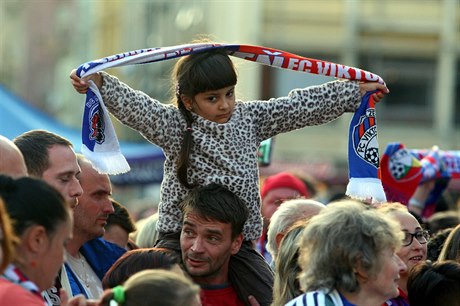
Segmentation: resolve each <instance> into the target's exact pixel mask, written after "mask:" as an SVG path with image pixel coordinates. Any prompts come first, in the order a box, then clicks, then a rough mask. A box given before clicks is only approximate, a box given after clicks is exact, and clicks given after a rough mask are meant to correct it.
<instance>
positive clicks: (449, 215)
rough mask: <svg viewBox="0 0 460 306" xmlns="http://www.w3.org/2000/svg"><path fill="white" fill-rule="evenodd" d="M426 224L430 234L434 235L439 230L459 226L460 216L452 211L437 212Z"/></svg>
mask: <svg viewBox="0 0 460 306" xmlns="http://www.w3.org/2000/svg"><path fill="white" fill-rule="evenodd" d="M427 224H428V229H429V230H430V232H431V234H436V233H437V232H438V231H440V230H443V229H445V228H451V227H455V226H457V225H458V224H460V214H459V212H457V211H452V210H448V211H441V212H437V213H434V214H433V215H432V216H431V217H430V218H428V220H427Z"/></svg>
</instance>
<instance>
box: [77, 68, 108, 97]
mask: <svg viewBox="0 0 460 306" xmlns="http://www.w3.org/2000/svg"><path fill="white" fill-rule="evenodd" d="M90 80H91V81H93V82H94V83H95V84H96V86H97V88H99V89H100V88H101V87H102V76H101V75H100V74H99V73H94V74H91V75H89V76H87V77H84V78H82V79H81V78H80V77H78V76H77V70H76V69H74V70H72V71H71V72H70V82H71V83H72V86H73V88H75V90H76V91H77V92H79V93H81V94H84V93H86V92H87V91H88V88H89V81H90Z"/></svg>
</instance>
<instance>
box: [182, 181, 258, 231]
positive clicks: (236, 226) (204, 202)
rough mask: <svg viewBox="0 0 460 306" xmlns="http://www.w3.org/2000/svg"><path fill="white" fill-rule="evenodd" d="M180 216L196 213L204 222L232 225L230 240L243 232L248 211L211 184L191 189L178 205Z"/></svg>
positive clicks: (229, 192) (237, 198)
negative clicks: (212, 221)
mask: <svg viewBox="0 0 460 306" xmlns="http://www.w3.org/2000/svg"><path fill="white" fill-rule="evenodd" d="M180 208H181V211H182V214H183V215H185V214H186V213H188V212H192V211H193V212H194V213H197V214H198V215H199V216H200V217H202V218H204V219H206V220H216V221H219V222H222V223H230V224H231V225H232V239H233V238H235V237H236V236H238V235H239V234H241V233H242V232H243V226H244V223H245V222H246V219H247V218H248V215H249V211H248V208H247V207H246V205H245V203H244V202H243V201H242V200H241V199H240V198H239V197H238V196H237V195H235V194H234V193H233V192H231V191H230V190H228V189H227V188H225V187H224V186H222V185H219V184H215V183H211V184H209V185H206V186H204V187H197V188H194V189H192V191H191V192H190V193H189V195H188V196H187V197H186V198H185V199H184V200H183V201H182V203H181V204H180Z"/></svg>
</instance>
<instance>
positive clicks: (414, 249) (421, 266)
mask: <svg viewBox="0 0 460 306" xmlns="http://www.w3.org/2000/svg"><path fill="white" fill-rule="evenodd" d="M216 67H218V69H216ZM70 77H71V82H72V85H73V86H74V88H75V89H76V90H77V91H78V92H80V93H86V91H87V90H88V87H89V81H92V82H94V83H95V84H96V86H97V87H98V88H99V89H100V92H101V95H102V98H103V99H104V101H105V104H106V105H107V107H108V110H109V111H110V112H111V113H112V114H113V115H114V116H115V117H117V118H118V119H119V120H120V121H122V122H123V123H124V124H126V125H128V126H130V127H132V128H134V129H136V130H137V131H139V132H140V133H142V135H143V136H144V137H146V138H147V139H148V140H149V141H151V142H152V143H155V144H156V145H158V146H160V147H162V149H163V151H164V152H165V156H166V161H165V167H164V171H165V174H164V180H163V182H162V188H161V198H160V203H159V210H158V212H157V213H156V214H154V215H152V216H149V217H148V218H146V219H145V220H143V221H142V222H137V223H135V220H134V219H133V218H132V215H131V214H130V212H129V207H128V206H124V205H123V203H120V202H118V201H117V200H116V199H114V198H113V196H112V185H111V182H110V177H109V176H108V175H107V174H102V173H99V172H98V171H97V170H96V169H95V167H94V164H93V162H92V161H90V160H89V159H87V158H86V157H85V156H83V155H81V154H78V153H75V151H74V149H73V147H72V144H71V143H70V142H69V141H68V140H67V139H65V138H64V137H62V136H60V135H56V134H54V133H51V132H49V131H45V130H32V131H29V132H26V133H24V134H22V135H18V136H17V137H16V138H15V139H13V140H12V141H11V140H9V139H6V138H5V137H2V136H0V156H1V158H0V220H1V227H0V229H1V232H0V234H1V235H0V237H1V238H2V240H1V242H2V243H1V246H2V248H1V253H0V255H1V256H0V258H1V263H0V269H1V271H0V272H1V273H2V276H1V277H0V304H2V305H32V306H33V305H41V306H43V305H48V306H54V305H62V306H67V305H70V306H75V305H88V306H94V305H99V306H102V305H110V306H112V305H119V306H131V305H133V306H134V305H140V306H142V305H184V306H185V305H191V306H195V305H205V306H207V305H223V306H226V305H228V306H233V305H238V306H239V305H246V306H248V305H249V306H251V305H252V306H258V305H262V306H269V305H273V306H280V305H290V306H291V305H359V306H361V305H364V306H372V305H376V306H380V305H412V306H418V305H447V306H458V305H460V304H459V303H460V302H459V301H460V299H459V296H458V292H460V275H459V270H460V226H459V225H458V224H459V223H460V222H459V211H455V212H453V214H451V215H449V217H450V219H448V220H449V222H450V223H448V221H445V219H440V218H438V219H435V216H434V215H433V216H432V217H431V218H430V219H427V218H424V217H422V216H420V215H419V214H418V213H419V212H420V211H419V210H417V209H412V208H411V206H410V205H404V204H401V203H396V202H395V203H390V202H389V203H379V204H375V203H374V204H372V205H371V204H369V203H365V202H362V201H359V200H357V199H350V198H347V197H345V196H344V197H342V198H341V199H337V200H331V201H324V202H323V201H321V200H319V199H318V198H316V197H315V195H316V190H315V186H314V185H313V184H309V182H308V181H307V180H305V179H303V178H302V177H300V176H299V175H297V174H294V173H290V172H287V171H286V172H281V173H278V174H275V175H273V176H269V177H267V178H265V179H264V180H261V179H260V178H259V176H258V173H259V172H258V169H257V167H258V166H257V149H258V145H259V144H260V142H261V141H262V140H264V139H266V138H269V137H272V136H274V135H276V134H279V133H283V132H288V131H292V130H295V129H299V128H303V127H305V126H308V125H318V124H323V123H326V122H328V121H331V120H334V119H336V118H337V117H339V116H340V115H342V114H343V113H345V112H354V111H355V110H356V109H357V107H358V105H359V103H360V99H361V97H362V96H363V95H364V94H365V93H366V92H369V91H377V92H376V93H374V94H373V99H374V100H375V101H376V102H378V101H379V100H380V99H382V98H383V97H384V95H385V94H387V93H388V89H387V88H386V87H385V85H383V84H380V83H372V82H369V83H364V82H357V81H333V82H329V83H326V84H324V85H320V86H313V87H307V88H304V89H294V90H292V91H291V92H290V93H289V95H288V96H286V97H281V98H276V99H271V100H268V101H247V102H242V101H239V100H236V98H235V85H236V83H237V74H236V70H235V68H234V66H233V63H232V61H231V60H230V58H229V56H228V55H227V54H226V53H225V52H224V51H222V50H218V49H217V50H213V51H207V52H203V53H197V54H192V55H188V56H185V57H182V58H181V59H180V60H178V62H177V64H176V66H175V69H174V72H173V92H174V94H173V95H174V101H173V102H174V103H173V104H162V103H160V102H159V101H157V100H154V99H152V98H150V97H149V96H147V95H146V94H144V93H142V92H140V91H136V90H134V89H132V88H130V87H129V86H128V85H126V84H124V83H122V82H121V81H119V80H118V79H117V78H116V77H114V76H111V75H109V74H107V73H105V72H101V73H96V74H93V75H90V76H88V77H87V78H85V79H80V78H79V77H78V76H77V74H76V72H75V71H72V72H71V75H70ZM260 182H262V183H260ZM416 208H420V207H419V206H417V207H416ZM455 218H456V219H455ZM452 219H453V221H452ZM430 222H431V226H430ZM446 224H448V225H446ZM435 226H437V227H436V229H437V230H436V232H435V231H434V230H433V229H434V228H435ZM441 233H443V235H441ZM438 235H439V238H438V239H437V240H436V243H433V244H432V245H430V242H431V237H438ZM430 236H431V237H430ZM433 240H434V239H433ZM428 254H432V255H431V256H432V257H430V260H427V256H428ZM439 301H443V302H442V303H441V302H439Z"/></svg>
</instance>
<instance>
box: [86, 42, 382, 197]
mask: <svg viewBox="0 0 460 306" xmlns="http://www.w3.org/2000/svg"><path fill="white" fill-rule="evenodd" d="M217 48H221V49H225V50H226V51H227V53H228V54H229V55H231V56H235V57H238V58H241V59H245V60H249V61H253V62H257V63H261V64H264V65H268V66H272V67H277V68H283V69H289V70H294V71H300V72H306V73H312V74H318V75H325V76H331V77H336V78H342V79H348V80H360V81H364V82H379V83H382V84H384V81H383V79H382V78H381V77H380V76H378V75H376V74H373V73H371V72H368V71H365V70H361V69H359V68H354V67H349V66H345V65H340V64H336V63H332V62H328V61H323V60H317V59H312V58H306V57H302V56H299V55H296V54H292V53H288V52H285V51H281V50H276V49H272V48H266V47H261V46H252V45H236V44H211V43H198V44H186V45H179V46H171V47H162V48H149V49H140V50H134V51H129V52H125V53H120V54H116V55H112V56H108V57H105V58H101V59H98V60H94V61H90V62H87V63H84V64H82V65H80V67H78V69H77V75H78V76H79V77H80V78H83V77H85V76H88V75H90V74H93V73H96V72H98V71H101V70H104V69H107V68H112V67H120V66H126V65H135V64H147V63H153V62H158V61H164V60H169V59H174V58H178V57H181V56H185V55H190V54H194V53H199V52H205V51H209V50H212V49H217ZM91 83H92V82H91ZM371 115H372V116H371ZM363 116H364V117H366V118H364V117H363ZM371 118H374V119H373V120H372V119H371ZM371 122H372V126H371ZM368 128H370V129H371V130H368ZM376 132H377V126H376V125H375V109H374V106H373V101H372V95H370V94H368V95H365V96H364V97H363V98H362V102H361V107H360V108H359V109H358V111H357V112H356V113H355V116H354V117H353V119H352V121H351V124H350V136H349V137H350V141H349V146H350V147H349V152H348V153H349V176H350V183H349V186H348V188H347V195H350V196H354V197H357V198H360V199H369V198H372V199H377V200H379V201H384V200H385V199H384V194H383V189H382V187H381V183H380V177H379V168H378V165H379V162H378V144H377V133H376ZM82 142H83V145H82V153H83V154H84V155H85V156H86V157H87V158H88V159H89V160H91V161H92V162H93V164H94V165H95V167H96V168H97V169H98V170H99V171H100V172H103V173H108V174H119V173H124V172H127V171H129V170H130V168H129V164H128V163H127V161H126V159H125V158H124V156H123V155H122V154H121V151H120V147H119V143H118V140H117V138H116V134H115V131H114V129H113V126H112V123H111V121H110V117H109V115H108V112H107V109H106V108H105V105H104V103H103V101H102V98H101V95H100V93H99V90H98V88H97V87H96V86H95V85H94V84H91V86H90V89H89V90H88V92H87V94H86V103H85V110H84V116H83V127H82ZM363 146H364V147H363ZM382 195H383V197H382Z"/></svg>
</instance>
